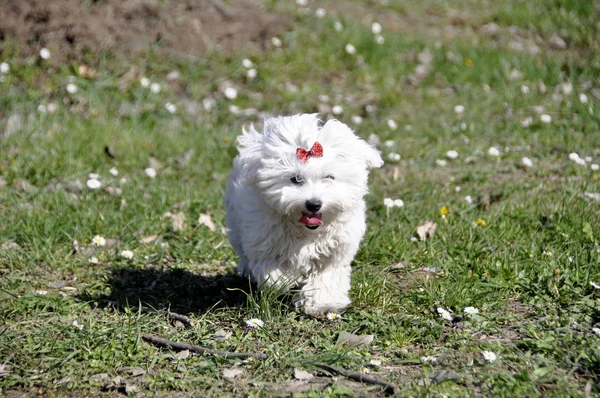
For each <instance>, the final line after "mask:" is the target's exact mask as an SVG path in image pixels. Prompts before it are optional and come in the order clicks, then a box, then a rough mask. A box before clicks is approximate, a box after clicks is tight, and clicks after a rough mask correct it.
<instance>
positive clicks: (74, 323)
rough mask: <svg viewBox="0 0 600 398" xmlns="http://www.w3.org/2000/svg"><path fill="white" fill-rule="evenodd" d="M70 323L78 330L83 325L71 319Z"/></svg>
mask: <svg viewBox="0 0 600 398" xmlns="http://www.w3.org/2000/svg"><path fill="white" fill-rule="evenodd" d="M72 325H73V326H75V327H76V328H77V329H79V330H83V325H80V324H79V322H77V320H75V321H73V323H72Z"/></svg>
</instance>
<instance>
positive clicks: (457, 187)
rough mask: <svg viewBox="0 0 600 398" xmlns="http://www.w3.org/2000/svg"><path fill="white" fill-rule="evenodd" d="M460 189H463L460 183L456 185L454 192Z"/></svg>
mask: <svg viewBox="0 0 600 398" xmlns="http://www.w3.org/2000/svg"><path fill="white" fill-rule="evenodd" d="M460 191H462V187H461V186H460V185H457V186H455V187H454V192H456V193H459V192H460Z"/></svg>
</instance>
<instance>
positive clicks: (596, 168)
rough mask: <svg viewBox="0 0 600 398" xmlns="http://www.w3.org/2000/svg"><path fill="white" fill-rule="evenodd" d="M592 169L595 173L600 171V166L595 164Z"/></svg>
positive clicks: (591, 166)
mask: <svg viewBox="0 0 600 398" xmlns="http://www.w3.org/2000/svg"><path fill="white" fill-rule="evenodd" d="M590 169H592V170H593V171H598V170H599V169H600V166H598V164H596V163H593V164H591V165H590Z"/></svg>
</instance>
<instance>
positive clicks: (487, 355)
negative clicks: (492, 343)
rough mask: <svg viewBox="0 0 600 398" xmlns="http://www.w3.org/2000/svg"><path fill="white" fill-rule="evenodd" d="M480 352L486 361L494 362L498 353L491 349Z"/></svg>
mask: <svg viewBox="0 0 600 398" xmlns="http://www.w3.org/2000/svg"><path fill="white" fill-rule="evenodd" d="M481 354H482V355H483V359H485V360H486V361H488V362H495V361H496V359H498V355H497V354H496V353H495V352H493V351H484V352H482V353H481Z"/></svg>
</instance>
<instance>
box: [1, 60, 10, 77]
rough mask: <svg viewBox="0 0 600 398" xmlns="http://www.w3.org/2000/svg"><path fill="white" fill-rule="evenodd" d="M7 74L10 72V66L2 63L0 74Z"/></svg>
mask: <svg viewBox="0 0 600 398" xmlns="http://www.w3.org/2000/svg"><path fill="white" fill-rule="evenodd" d="M9 72H10V65H9V64H7V63H6V62H2V63H1V64H0V73H4V74H7V73H9Z"/></svg>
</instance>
